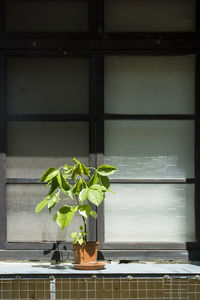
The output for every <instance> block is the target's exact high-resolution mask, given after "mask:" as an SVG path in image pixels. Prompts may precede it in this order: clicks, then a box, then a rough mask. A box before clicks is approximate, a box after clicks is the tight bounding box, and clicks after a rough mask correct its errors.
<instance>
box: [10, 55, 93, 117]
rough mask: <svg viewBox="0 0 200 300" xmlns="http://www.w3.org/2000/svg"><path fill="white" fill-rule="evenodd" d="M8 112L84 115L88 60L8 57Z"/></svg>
mask: <svg viewBox="0 0 200 300" xmlns="http://www.w3.org/2000/svg"><path fill="white" fill-rule="evenodd" d="M7 99H8V104H7V106H8V108H7V109H8V113H13V114H15V113H16V114H37V113H40V114H48V113H49V114H68V113H88V110H89V108H88V102H89V100H88V99H89V60H88V58H71V57H70V58H69V57H66V58H64V57H57V58H56V57H45V58H44V57H10V58H8V62H7Z"/></svg>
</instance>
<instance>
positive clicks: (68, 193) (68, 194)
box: [61, 188, 73, 199]
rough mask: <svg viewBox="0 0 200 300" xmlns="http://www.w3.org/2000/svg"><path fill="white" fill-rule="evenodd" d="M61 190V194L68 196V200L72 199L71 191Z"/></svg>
mask: <svg viewBox="0 0 200 300" xmlns="http://www.w3.org/2000/svg"><path fill="white" fill-rule="evenodd" d="M61 190H62V191H63V193H64V194H65V195H66V196H68V197H69V198H71V199H73V193H72V190H68V191H66V190H64V189H63V188H61Z"/></svg>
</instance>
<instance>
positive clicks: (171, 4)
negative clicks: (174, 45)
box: [104, 0, 195, 32]
mask: <svg viewBox="0 0 200 300" xmlns="http://www.w3.org/2000/svg"><path fill="white" fill-rule="evenodd" d="M104 6H105V30H106V31H139V32H141V31H154V32H156V31H158V32H159V31H194V30H195V0H168V1H166V0H105V1H104Z"/></svg>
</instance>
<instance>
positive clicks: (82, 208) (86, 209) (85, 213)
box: [78, 204, 92, 219]
mask: <svg viewBox="0 0 200 300" xmlns="http://www.w3.org/2000/svg"><path fill="white" fill-rule="evenodd" d="M78 209H79V214H80V215H81V216H82V217H84V218H86V219H87V217H89V215H90V213H91V210H92V209H91V207H90V205H88V204H85V205H79V207H78Z"/></svg>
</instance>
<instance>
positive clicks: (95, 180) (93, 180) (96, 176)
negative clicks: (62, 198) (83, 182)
mask: <svg viewBox="0 0 200 300" xmlns="http://www.w3.org/2000/svg"><path fill="white" fill-rule="evenodd" d="M98 182H99V174H98V173H97V172H95V173H94V175H93V176H92V177H91V178H90V180H89V181H88V186H89V187H90V186H91V185H93V184H97V183H98Z"/></svg>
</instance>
